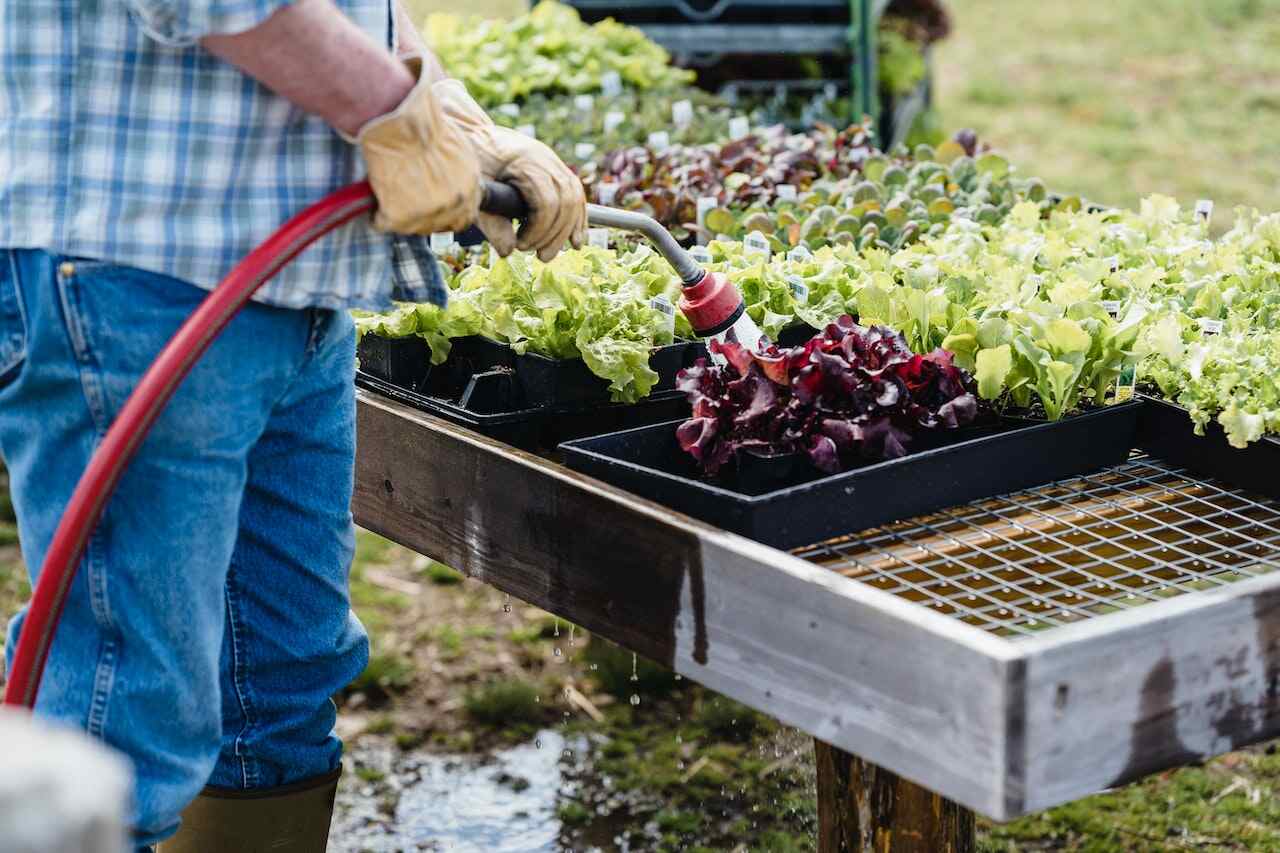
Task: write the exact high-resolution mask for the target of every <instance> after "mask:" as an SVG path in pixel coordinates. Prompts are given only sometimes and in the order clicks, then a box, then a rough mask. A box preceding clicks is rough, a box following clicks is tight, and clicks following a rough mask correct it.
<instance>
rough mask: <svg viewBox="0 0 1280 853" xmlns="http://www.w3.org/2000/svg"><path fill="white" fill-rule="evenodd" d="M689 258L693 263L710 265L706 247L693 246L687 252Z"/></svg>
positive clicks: (709, 253) (709, 251)
mask: <svg viewBox="0 0 1280 853" xmlns="http://www.w3.org/2000/svg"><path fill="white" fill-rule="evenodd" d="M689 257H691V258H693V261H694V263H697V264H709V263H711V250H710V249H708V248H707V247H706V246H694V247H693V248H691V249H690V250H689Z"/></svg>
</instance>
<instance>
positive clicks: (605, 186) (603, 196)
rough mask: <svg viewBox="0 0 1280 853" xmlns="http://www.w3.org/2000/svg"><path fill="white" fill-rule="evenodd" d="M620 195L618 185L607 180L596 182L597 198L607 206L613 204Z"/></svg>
mask: <svg viewBox="0 0 1280 853" xmlns="http://www.w3.org/2000/svg"><path fill="white" fill-rule="evenodd" d="M617 197H618V185H617V184H615V183H610V182H608V181H606V182H605V183H602V184H596V198H598V199H600V203H601V204H603V205H604V206H605V207H608V206H609V205H611V204H613V201H614V199H616V198H617Z"/></svg>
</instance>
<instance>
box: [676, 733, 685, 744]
mask: <svg viewBox="0 0 1280 853" xmlns="http://www.w3.org/2000/svg"><path fill="white" fill-rule="evenodd" d="M676 743H684V738H682V737H680V735H679V734H677V735H676Z"/></svg>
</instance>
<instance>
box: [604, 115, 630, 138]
mask: <svg viewBox="0 0 1280 853" xmlns="http://www.w3.org/2000/svg"><path fill="white" fill-rule="evenodd" d="M626 120H627V114H626V113H622V112H618V111H617V110H610V111H609V112H607V113H605V114H604V132H605V134H606V135H607V134H610V133H613V132H614V131H615V130H617V129H618V128H619V127H620V126H621V125H622V123H623V122H624V121H626Z"/></svg>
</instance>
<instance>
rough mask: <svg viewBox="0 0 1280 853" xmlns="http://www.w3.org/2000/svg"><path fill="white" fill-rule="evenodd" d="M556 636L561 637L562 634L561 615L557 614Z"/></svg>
mask: <svg viewBox="0 0 1280 853" xmlns="http://www.w3.org/2000/svg"><path fill="white" fill-rule="evenodd" d="M555 636H557V637H559V636H560V617H559V616H557V617H556V633H555Z"/></svg>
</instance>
